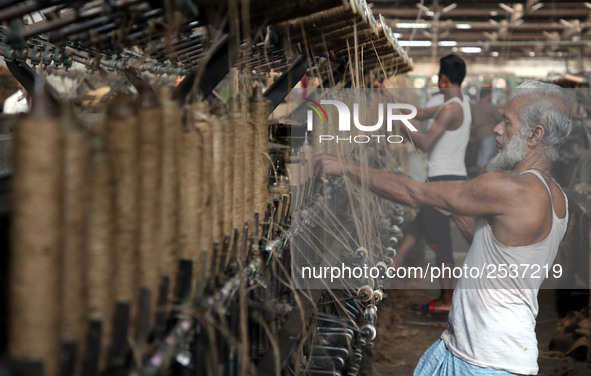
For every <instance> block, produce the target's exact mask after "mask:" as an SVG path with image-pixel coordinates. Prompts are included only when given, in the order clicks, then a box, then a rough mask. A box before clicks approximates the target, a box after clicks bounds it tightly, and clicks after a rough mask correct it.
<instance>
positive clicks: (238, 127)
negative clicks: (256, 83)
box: [228, 98, 247, 261]
mask: <svg viewBox="0 0 591 376" xmlns="http://www.w3.org/2000/svg"><path fill="white" fill-rule="evenodd" d="M229 103H230V121H231V122H232V123H233V124H234V127H233V128H234V134H233V136H232V137H233V138H234V149H233V152H234V168H233V178H232V180H233V182H232V185H233V187H234V188H233V204H232V213H233V216H232V227H236V228H238V229H239V230H240V231H242V228H243V226H244V166H245V164H247V161H246V159H245V145H244V137H245V128H246V123H245V121H244V118H243V115H242V111H241V110H240V103H239V102H238V99H237V98H231V99H230V101H229ZM233 242H234V243H237V244H241V242H240V239H234V240H233ZM228 261H229V260H228Z"/></svg>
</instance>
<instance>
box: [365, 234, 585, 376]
mask: <svg viewBox="0 0 591 376" xmlns="http://www.w3.org/2000/svg"><path fill="white" fill-rule="evenodd" d="M452 239H453V241H454V258H455V259H456V264H460V265H461V264H462V262H463V259H464V257H465V255H466V252H467V251H468V243H467V242H465V241H464V240H463V239H461V236H460V234H459V231H458V230H457V228H455V226H454V225H453V224H452ZM431 257H432V252H428V253H425V256H424V262H428V261H429V260H430V259H431ZM387 294H388V295H387V298H386V299H385V300H384V301H383V302H382V303H381V304H380V305H379V307H378V317H379V326H378V328H377V330H378V335H377V338H376V340H375V348H374V349H373V350H372V355H371V356H372V360H371V361H370V362H369V363H370V369H369V370H368V373H367V374H368V375H369V376H390V375H391V376H411V375H412V374H413V371H414V368H415V366H416V365H417V363H418V361H419V359H420V357H421V355H422V354H423V353H424V352H425V350H427V349H428V348H429V346H431V345H432V344H433V342H435V341H436V340H437V339H438V338H439V337H440V336H441V333H442V332H443V331H444V330H445V328H446V327H447V314H431V313H423V312H417V311H416V310H414V309H413V307H416V306H418V305H419V304H423V303H426V302H428V301H430V300H431V299H433V298H435V297H437V296H438V294H439V291H433V290H388V291H387ZM538 301H539V305H540V312H539V314H538V318H537V326H536V334H537V337H538V348H539V353H540V356H539V359H538V364H539V366H540V371H539V374H538V375H540V376H566V375H581V376H582V375H585V376H586V375H591V367H590V365H589V364H588V363H584V362H575V361H573V360H570V359H555V358H553V357H551V356H550V355H545V353H548V344H549V343H550V340H551V338H552V336H553V335H554V334H555V330H556V324H557V323H558V321H559V316H558V313H557V311H556V304H555V301H556V296H555V291H554V290H540V293H539V295H538Z"/></svg>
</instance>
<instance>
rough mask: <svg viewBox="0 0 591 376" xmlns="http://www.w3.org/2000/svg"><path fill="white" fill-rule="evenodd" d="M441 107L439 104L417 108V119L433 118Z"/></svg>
mask: <svg viewBox="0 0 591 376" xmlns="http://www.w3.org/2000/svg"><path fill="white" fill-rule="evenodd" d="M438 109H439V106H433V107H429V108H417V114H416V116H415V119H417V120H427V119H433V117H435V113H436V112H437V110H438Z"/></svg>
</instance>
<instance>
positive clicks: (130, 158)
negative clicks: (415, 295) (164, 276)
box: [105, 95, 139, 317]
mask: <svg viewBox="0 0 591 376" xmlns="http://www.w3.org/2000/svg"><path fill="white" fill-rule="evenodd" d="M105 137H106V140H107V148H108V149H109V154H110V155H111V159H112V163H113V169H114V171H113V172H114V179H115V187H114V189H115V229H114V231H115V234H114V239H113V243H114V244H113V249H114V253H113V254H114V262H115V269H114V284H113V285H114V288H115V298H116V300H117V301H127V302H131V303H135V302H136V301H137V295H138V292H139V284H138V262H139V259H138V253H137V244H138V230H139V221H138V219H139V200H138V190H139V120H138V117H137V111H136V108H135V104H134V102H133V96H131V95H119V96H117V97H116V98H115V99H114V100H112V101H111V102H110V103H109V106H108V107H107V117H106V119H105ZM131 307H132V309H134V308H135V304H132V306H131ZM132 317H134V316H133V315H132Z"/></svg>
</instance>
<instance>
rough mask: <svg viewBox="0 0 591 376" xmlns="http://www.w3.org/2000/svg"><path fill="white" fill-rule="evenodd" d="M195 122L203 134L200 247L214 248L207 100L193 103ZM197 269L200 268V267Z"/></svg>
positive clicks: (209, 125)
mask: <svg viewBox="0 0 591 376" xmlns="http://www.w3.org/2000/svg"><path fill="white" fill-rule="evenodd" d="M192 110H193V124H194V125H195V128H196V129H197V132H199V134H200V135H201V142H200V144H199V148H200V150H201V158H200V162H201V174H200V179H199V198H200V201H199V216H200V218H201V219H200V223H201V232H200V243H199V244H200V247H199V248H200V249H209V250H211V249H212V246H213V234H212V230H213V221H212V208H213V195H212V190H213V187H212V183H213V168H212V164H213V145H212V143H213V132H212V128H211V116H210V114H209V107H208V104H207V103H206V102H195V103H193V105H192ZM212 255H213V252H208V253H207V258H206V265H205V271H206V275H205V278H207V277H209V275H208V273H209V271H210V269H211V268H210V266H211V263H212V261H213V260H212V257H211V256H212ZM196 270H200V269H199V268H198V269H196Z"/></svg>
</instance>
